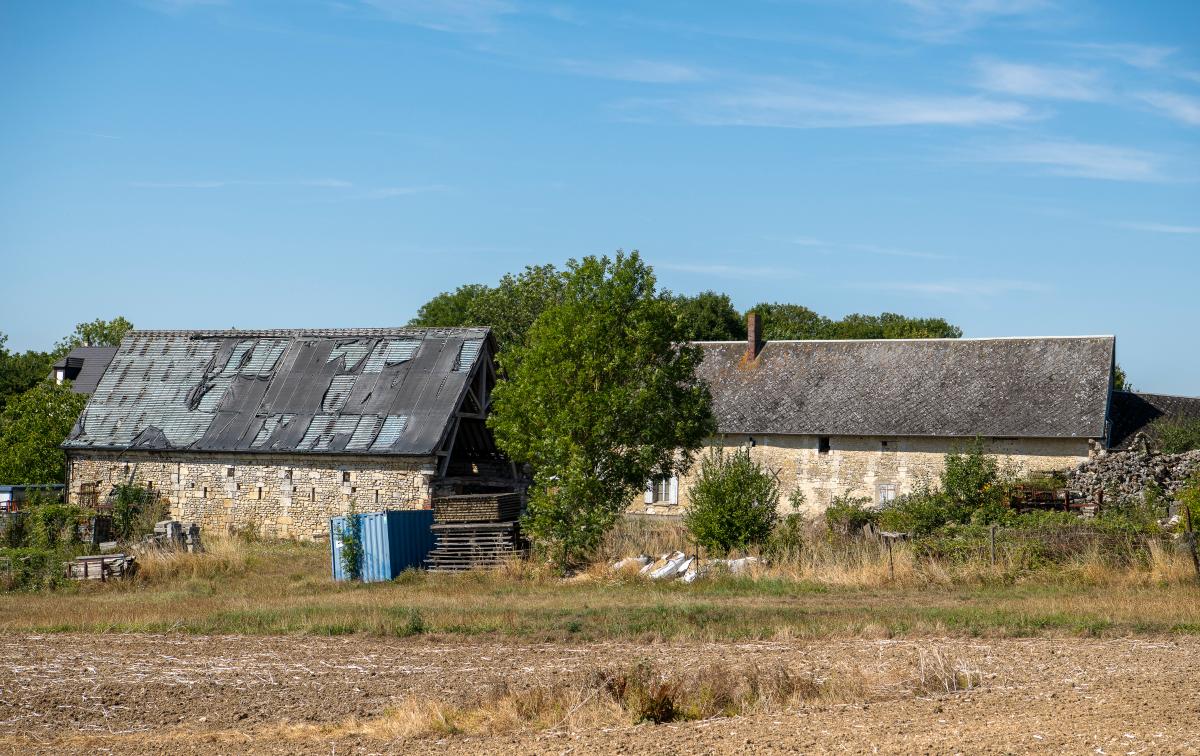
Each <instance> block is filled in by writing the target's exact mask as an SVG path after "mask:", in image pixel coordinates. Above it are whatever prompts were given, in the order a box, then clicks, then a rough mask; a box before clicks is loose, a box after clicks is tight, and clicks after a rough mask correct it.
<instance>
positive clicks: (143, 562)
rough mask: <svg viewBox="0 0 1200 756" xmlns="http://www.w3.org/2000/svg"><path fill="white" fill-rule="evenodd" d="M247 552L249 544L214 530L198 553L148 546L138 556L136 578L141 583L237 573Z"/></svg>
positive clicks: (247, 557) (242, 569) (246, 560)
mask: <svg viewBox="0 0 1200 756" xmlns="http://www.w3.org/2000/svg"><path fill="white" fill-rule="evenodd" d="M250 553H251V548H250V545H249V544H248V543H246V541H244V540H243V539H241V538H238V537H236V536H232V535H227V534H225V533H217V534H215V535H212V536H208V537H207V538H205V539H204V551H202V552H197V553H189V552H186V551H171V550H158V549H152V550H149V551H147V552H145V553H143V554H141V555H139V556H138V560H137V565H138V570H137V574H136V580H137V581H138V582H140V583H143V584H144V583H160V582H162V581H165V580H178V579H201V578H221V577H229V576H232V575H241V574H243V573H244V572H245V571H246V568H247V566H248V564H249V561H250Z"/></svg>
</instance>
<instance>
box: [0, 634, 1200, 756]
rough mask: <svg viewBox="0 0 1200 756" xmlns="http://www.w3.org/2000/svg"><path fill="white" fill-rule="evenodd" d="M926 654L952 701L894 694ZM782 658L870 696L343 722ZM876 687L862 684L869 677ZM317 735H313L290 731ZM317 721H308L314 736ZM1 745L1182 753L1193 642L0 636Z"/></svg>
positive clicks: (1194, 688)
mask: <svg viewBox="0 0 1200 756" xmlns="http://www.w3.org/2000/svg"><path fill="white" fill-rule="evenodd" d="M930 650H934V651H936V653H937V654H939V655H941V656H942V657H944V658H953V659H956V660H961V661H963V662H965V663H967V664H969V665H970V666H971V668H972V669H975V670H977V671H978V673H979V686H978V687H975V688H973V689H971V690H968V691H965V692H957V693H939V694H920V695H914V694H912V693H911V692H909V693H903V692H901V691H899V690H895V691H891V690H890V688H889V686H891V685H892V684H893V682H894V680H895V679H896V678H895V675H891V674H889V670H892V669H893V668H894V669H900V668H902V667H904V665H910V666H911V662H912V659H913V658H914V654H919V653H922V652H924V651H930ZM639 659H647V660H651V661H653V662H654V663H655V664H656V665H658V666H660V667H678V668H686V667H688V666H696V665H704V664H712V663H717V662H722V663H726V664H730V665H733V666H744V665H748V664H750V665H753V664H762V665H771V664H784V665H786V666H787V667H788V668H790V669H797V670H804V671H806V672H808V673H812V674H817V675H820V674H823V673H826V672H828V673H834V672H836V671H837V670H839V669H841V670H845V669H852V668H853V669H857V670H859V671H860V672H861V673H862V674H863V675H865V676H866V678H864V679H876V678H877V679H878V680H879V681H880V682H879V686H878V689H876V690H873V691H872V693H871V697H870V698H871V700H870V701H869V702H867V703H854V704H836V705H835V704H831V703H814V704H812V705H805V706H800V707H797V708H794V709H790V710H788V711H785V712H780V713H771V714H756V715H753V716H745V717H733V718H724V719H712V720H706V721H701V722H686V723H678V724H665V725H651V724H641V725H633V724H629V725H622V726H618V727H606V728H598V729H582V730H576V731H567V730H566V729H563V728H559V729H555V730H551V731H548V732H528V733H515V734H503V735H490V736H475V737H468V736H463V735H450V736H438V737H432V736H431V737H423V738H417V739H405V740H394V741H388V740H379V739H372V738H370V737H367V736H363V735H361V734H346V732H347V730H346V728H345V727H340V726H339V725H341V724H343V723H346V722H347V721H354V720H368V719H370V718H372V717H379V716H380V715H382V714H383V713H384V712H385V711H386V710H388V709H389V708H391V707H395V706H397V705H398V704H400V703H401V702H403V701H404V700H405V699H406V698H408V697H422V698H437V699H439V700H447V701H461V700H469V699H471V697H472V696H476V695H478V693H479V691H481V690H486V689H487V688H488V686H491V685H494V684H496V683H500V682H505V683H507V684H509V685H514V684H515V685H525V684H527V685H535V684H539V683H544V682H547V681H549V680H551V679H552V678H554V676H560V675H571V674H575V673H585V672H587V671H589V670H592V669H596V668H598V667H604V666H611V665H613V664H614V663H620V662H630V663H631V662H634V661H637V660H639ZM872 676H873V677H872ZM298 725H318V726H319V727H308V728H304V727H298ZM325 725H327V726H328V727H320V726H325ZM0 751H3V752H12V753H23V754H24V753H55V754H58V753H98V752H114V753H161V752H166V751H169V752H172V753H180V754H187V753H195V754H210V753H230V752H237V753H279V754H284V753H309V752H311V753H322V754H331V753H332V754H343V753H431V754H432V753H439V754H442V753H451V754H456V753H462V754H467V753H472V754H475V753H493V752H497V753H499V752H502V753H550V752H553V753H567V752H570V753H654V754H663V753H696V754H699V753H747V752H756V753H784V752H839V753H865V752H891V753H894V752H904V753H910V752H922V753H926V752H928V753H953V752H968V753H1024V752H1067V753H1105V754H1135V753H1156V754H1157V753H1197V752H1200V638H1195V637H1166V638H1159V639H1153V638H1151V639H1147V638H1140V639H1120V640H1092V639H1080V638H1037V639H987V640H972V639H961V638H957V639H950V638H947V639H919V640H903V641H897V640H864V639H847V640H826V641H803V642H800V641H795V642H755V643H677V642H673V643H664V644H652V645H646V644H639V643H633V642H605V643H589V644H579V645H571V644H565V643H546V644H538V643H521V642H516V641H504V642H500V641H495V640H491V639H488V640H478V641H472V640H469V639H467V640H462V639H444V638H434V637H418V638H409V639H403V640H386V639H378V638H364V637H360V636H346V637H335V638H313V637H310V636H266V637H262V636H258V637H242V636H213V637H204V636H189V635H178V636H177V635H132V634H131V635H119V634H109V635H105V634H78V635H77V634H47V635H16V634H12V635H0Z"/></svg>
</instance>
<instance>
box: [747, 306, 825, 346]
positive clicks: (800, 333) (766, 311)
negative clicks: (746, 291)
mask: <svg viewBox="0 0 1200 756" xmlns="http://www.w3.org/2000/svg"><path fill="white" fill-rule="evenodd" d="M750 309H751V310H752V311H754V312H757V313H758V317H759V318H760V319H761V321H762V331H763V333H762V337H763V338H764V339H767V340H786V339H827V338H829V328H830V325H831V322H830V320H829V318H827V317H825V316H824V315H818V314H817V313H815V312H813V311H812V310H810V309H808V308H807V307H801V306H800V305H794V304H783V303H780V302H773V303H770V304H768V303H766V302H759V303H758V304H756V305H754V306H753V307H751V308H750Z"/></svg>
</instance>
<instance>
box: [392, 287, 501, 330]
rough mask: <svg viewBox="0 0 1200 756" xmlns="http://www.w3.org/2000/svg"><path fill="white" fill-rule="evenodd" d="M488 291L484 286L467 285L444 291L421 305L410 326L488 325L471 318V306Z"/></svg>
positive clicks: (455, 326) (452, 326)
mask: <svg viewBox="0 0 1200 756" xmlns="http://www.w3.org/2000/svg"><path fill="white" fill-rule="evenodd" d="M487 291H488V287H486V286H484V285H483V284H467V285H465V286H459V287H458V288H457V289H455V290H454V291H443V292H442V293H441V294H438V295H437V296H436V297H434V298H433V299H431V300H429V301H428V302H426V303H425V304H423V305H421V309H419V310H417V316H416V317H415V318H413V319H412V320H410V321H408V324H409V325H410V326H419V327H423V328H457V327H459V326H470V325H487V324H486V323H479V322H476V321H474V320H472V316H471V304H472V303H473V302H474V301H475V300H476V299H478V298H479V297H480V296H482V295H483V294H485V293H487Z"/></svg>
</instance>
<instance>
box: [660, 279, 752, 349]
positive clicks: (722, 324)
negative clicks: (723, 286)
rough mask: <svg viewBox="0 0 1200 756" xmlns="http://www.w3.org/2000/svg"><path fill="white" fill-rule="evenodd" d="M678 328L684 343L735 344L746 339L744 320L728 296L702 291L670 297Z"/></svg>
mask: <svg viewBox="0 0 1200 756" xmlns="http://www.w3.org/2000/svg"><path fill="white" fill-rule="evenodd" d="M674 304H675V311H676V313H677V314H678V317H679V329H680V333H682V334H683V337H684V339H686V340H687V341H738V340H740V339H744V338H746V321H745V320H744V319H743V318H742V316H741V314H740V313H739V312H738V311H737V309H736V308H735V307H734V306H733V302H731V301H729V295H728V294H718V293H717V292H715V291H702V292H700V293H699V294H696V295H695V296H688V295H686V294H680V295H677V296H675V297H674Z"/></svg>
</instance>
